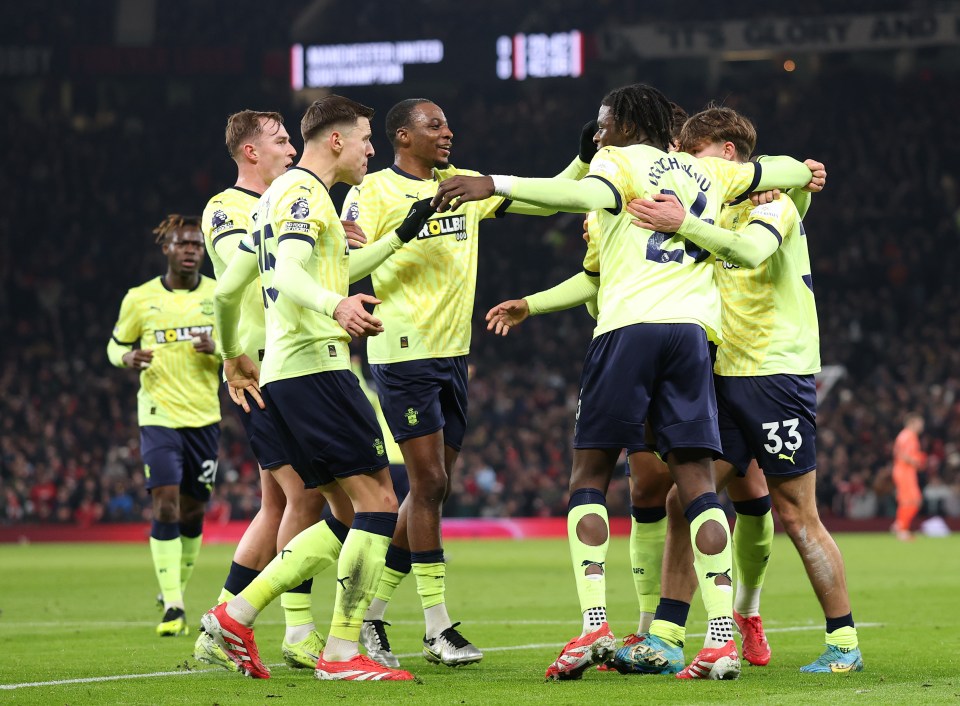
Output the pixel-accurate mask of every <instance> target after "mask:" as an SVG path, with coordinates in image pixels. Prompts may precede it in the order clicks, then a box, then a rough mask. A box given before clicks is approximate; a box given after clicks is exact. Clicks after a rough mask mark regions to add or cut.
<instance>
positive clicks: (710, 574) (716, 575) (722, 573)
mask: <svg viewBox="0 0 960 706" xmlns="http://www.w3.org/2000/svg"><path fill="white" fill-rule="evenodd" d="M720 576H723V578H725V579H726V580H727V581H730V569H727V570H726V571H720V572H714V571H708V572H707V581H709V580H710V579H715V578H719V577H720ZM731 583H732V582H731Z"/></svg>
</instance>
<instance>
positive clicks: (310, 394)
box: [262, 370, 387, 488]
mask: <svg viewBox="0 0 960 706" xmlns="http://www.w3.org/2000/svg"><path fill="white" fill-rule="evenodd" d="M262 392H263V393H264V395H263V398H264V399H263V401H264V404H266V405H267V406H268V407H269V408H270V409H271V410H273V411H275V412H276V414H275V415H274V421H275V422H276V427H277V430H278V431H279V432H280V435H281V439H280V441H281V444H282V445H283V447H284V448H285V449H287V450H288V452H289V453H290V456H291V457H292V458H291V461H292V463H293V467H294V469H296V471H297V473H298V474H299V475H300V477H301V478H302V479H303V484H304V485H305V486H306V487H307V488H316V487H317V486H320V485H327V484H329V483H333V482H334V481H335V480H336V479H337V478H346V477H348V476H354V475H358V474H360V473H373V472H375V471H379V470H380V469H381V468H386V466H387V453H386V450H385V448H384V445H383V433H382V432H381V431H380V425H379V424H378V423H377V415H376V414H375V413H374V411H373V407H371V406H370V402H369V401H368V400H367V397H366V395H364V394H363V390H361V389H360V383H358V382H357V376H356V375H354V374H353V373H352V372H351V371H349V370H330V371H327V372H323V373H313V374H312V375H303V376H300V377H295V378H289V379H287V380H275V381H273V382H270V383H267V384H266V385H264V386H263V388H262Z"/></svg>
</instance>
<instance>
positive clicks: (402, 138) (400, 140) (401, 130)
mask: <svg viewBox="0 0 960 706" xmlns="http://www.w3.org/2000/svg"><path fill="white" fill-rule="evenodd" d="M396 137H397V139H396V144H397V146H398V147H406V146H407V145H409V144H410V131H409V130H407V128H405V127H398V128H397V134H396Z"/></svg>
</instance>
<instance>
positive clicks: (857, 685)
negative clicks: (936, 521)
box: [0, 534, 960, 706]
mask: <svg viewBox="0 0 960 706" xmlns="http://www.w3.org/2000/svg"><path fill="white" fill-rule="evenodd" d="M838 542H839V544H840V547H841V549H842V550H843V552H844V556H845V558H846V561H847V573H848V582H849V585H850V591H851V596H852V600H853V610H854V617H855V618H856V620H857V623H858V625H859V633H860V645H861V648H862V650H863V654H864V659H865V662H866V669H865V670H864V671H863V672H861V673H859V674H853V675H802V674H800V673H799V672H798V671H797V669H798V667H799V666H800V665H801V664H804V663H806V662H809V661H811V660H812V659H814V658H815V657H816V656H817V655H818V654H819V653H820V651H821V650H822V640H823V620H822V614H821V612H820V608H819V605H818V604H817V602H816V599H815V597H814V595H813V592H812V591H811V589H810V587H809V584H808V583H807V580H806V577H805V575H804V573H803V568H802V566H801V564H800V561H799V559H798V558H797V555H796V552H795V551H794V550H793V547H792V546H791V545H790V544H789V541H788V540H787V539H786V538H785V537H784V536H783V535H777V537H776V542H775V546H774V554H773V557H772V558H771V565H770V570H769V571H768V573H767V581H766V586H765V588H764V592H763V604H762V605H763V611H762V612H763V616H764V622H765V625H766V627H767V630H768V637H769V640H770V643H771V645H772V648H773V660H772V662H771V664H770V666H768V667H765V668H754V667H745V669H744V673H743V675H742V676H741V678H740V679H739V680H738V681H735V682H682V681H678V680H676V679H673V678H667V677H640V676H621V675H619V674H616V673H600V672H596V671H595V670H590V671H588V672H587V673H586V674H585V676H584V678H583V680H582V681H580V682H563V683H545V682H544V679H543V675H544V670H545V669H546V667H547V665H548V664H549V663H550V662H551V661H552V660H553V659H554V657H556V654H557V653H558V651H559V649H560V647H561V646H562V645H563V643H564V642H566V641H567V640H568V639H570V638H571V637H573V636H574V635H575V634H579V630H580V621H579V611H578V608H577V601H576V592H575V588H574V584H573V581H572V578H571V567H570V559H569V555H568V552H567V546H566V542H565V541H563V540H536V541H534V540H529V541H473V542H471V541H451V542H449V543H448V545H447V556H448V561H449V568H448V573H447V575H448V580H447V584H448V589H447V601H448V605H449V607H450V614H451V616H452V617H453V618H454V620H461V621H463V625H462V628H461V629H462V631H463V633H464V634H465V635H466V636H467V637H468V638H469V639H470V640H472V641H473V642H475V643H476V644H477V645H479V646H480V647H481V648H483V649H484V650H485V651H486V656H485V657H484V660H483V662H482V663H480V664H479V665H473V666H469V667H464V668H461V669H459V670H453V669H449V668H445V667H437V666H434V665H430V664H428V663H427V662H426V661H425V660H423V658H422V657H420V656H419V652H420V639H421V631H422V630H423V625H422V614H421V612H420V609H419V601H418V599H417V595H416V587H415V585H414V581H413V580H412V578H410V579H408V580H407V581H405V582H404V584H403V585H401V587H400V589H399V590H398V591H397V595H396V596H395V598H394V602H393V604H392V605H391V607H390V610H389V611H388V614H387V619H388V620H390V621H392V623H393V627H392V629H391V631H390V633H389V634H390V638H391V642H392V643H393V648H394V651H395V652H396V653H398V654H399V655H400V656H401V663H402V665H403V666H404V667H405V668H407V669H409V670H411V671H413V672H414V674H416V675H417V677H418V680H417V681H416V682H414V683H410V682H405V683H380V682H377V683H373V682H363V683H350V684H344V683H334V682H319V681H317V680H316V679H314V677H313V673H312V671H310V670H300V671H295V670H290V669H288V668H286V667H285V666H282V665H281V664H280V663H281V662H282V660H281V658H280V641H281V638H282V630H283V627H282V612H281V610H280V607H279V605H275V606H271V607H270V608H269V609H268V610H267V611H266V612H265V613H264V614H263V615H262V616H261V618H260V621H259V622H258V625H257V642H258V644H259V645H260V651H261V655H262V656H263V658H264V661H265V662H267V663H268V664H270V665H271V666H272V668H273V676H272V678H271V679H269V680H266V681H254V680H250V679H244V678H241V677H238V676H237V675H235V674H232V673H228V672H226V671H223V670H219V669H213V668H211V667H209V666H207V665H202V664H198V663H196V662H195V661H194V660H193V658H192V648H193V639H194V638H193V635H194V634H195V632H194V633H193V634H191V636H189V637H181V638H163V639H161V638H158V637H156V636H155V635H154V630H153V629H154V626H155V624H156V623H157V622H158V621H159V617H160V616H159V613H158V611H157V610H156V608H155V607H154V605H153V601H154V596H155V594H156V585H155V581H154V578H153V574H152V569H151V564H150V560H149V554H148V548H147V546H146V544H144V545H132V544H114V545H107V544H71V545H25V546H19V545H17V546H15V545H3V546H0V610H2V614H0V646H2V654H3V659H2V660H0V703H15V704H194V705H198V704H199V705H205V704H209V705H211V706H212V705H213V704H223V705H224V706H234V705H237V704H271V705H272V706H293V705H294V704H327V703H362V704H364V705H368V704H369V705H373V704H391V705H393V704H397V703H402V702H407V703H416V704H433V703H436V704H511V705H512V706H516V705H518V704H528V703H529V704H540V703H549V704H584V703H606V704H628V703H734V702H739V703H746V704H797V703H810V704H831V706H832V705H833V704H859V703H870V704H878V703H882V704H890V703H903V704H906V703H910V704H930V703H954V704H956V703H958V702H960V611H958V610H957V608H956V606H957V595H958V591H960V537H956V536H954V537H950V538H946V539H929V538H923V537H921V538H919V539H918V540H917V541H916V542H913V543H910V544H904V543H900V542H898V541H897V540H896V539H894V538H892V537H891V536H889V535H883V534H870V535H866V534H863V535H858V534H849V535H841V536H839V537H838ZM231 555H232V547H229V546H224V545H219V546H208V547H205V548H204V550H203V552H202V554H201V556H200V560H199V562H198V566H197V570H196V572H195V574H194V577H193V579H192V581H191V583H190V586H189V588H188V590H187V596H186V598H187V609H188V613H189V614H190V616H191V619H192V622H193V623H194V624H197V623H198V620H199V617H200V614H201V613H202V611H203V610H205V609H206V608H208V607H209V606H210V605H211V604H212V602H213V601H214V600H215V598H216V595H217V593H218V591H219V587H220V585H221V582H222V581H223V578H224V575H225V572H226V569H227V568H228V566H229V562H230V558H231ZM607 576H608V579H607V584H608V612H609V615H610V620H611V627H612V628H613V630H614V633H615V634H616V635H617V636H618V637H622V636H623V635H625V634H626V633H628V632H632V631H633V630H634V629H635V628H636V623H635V617H636V602H635V596H634V593H633V584H632V582H631V579H630V574H629V563H628V557H627V543H626V539H624V538H615V539H614V540H613V541H612V543H611V547H610V553H609V556H608V564H607ZM333 582H334V578H333V575H332V573H327V574H321V576H320V577H319V578H318V579H317V581H316V586H315V589H314V611H315V615H316V616H317V620H318V625H319V626H320V627H321V629H322V630H324V631H325V629H326V624H327V622H328V620H329V615H330V610H329V606H330V600H331V597H332V595H333V586H332V584H333ZM703 625H704V613H703V610H702V606H701V605H700V603H699V597H698V598H697V599H695V601H694V609H693V611H692V613H691V616H690V623H689V625H688V630H689V639H688V646H687V649H686V656H687V658H688V659H689V658H691V657H692V656H693V655H694V654H695V652H696V650H697V648H698V647H699V645H700V644H701V635H702V632H703Z"/></svg>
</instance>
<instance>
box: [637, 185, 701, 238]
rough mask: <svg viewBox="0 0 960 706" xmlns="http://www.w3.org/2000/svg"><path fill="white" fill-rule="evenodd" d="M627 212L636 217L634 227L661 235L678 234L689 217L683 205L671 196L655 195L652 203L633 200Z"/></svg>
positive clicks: (645, 200)
mask: <svg viewBox="0 0 960 706" xmlns="http://www.w3.org/2000/svg"><path fill="white" fill-rule="evenodd" d="M627 211H628V212H629V213H630V215H631V216H633V217H634V220H633V221H631V222H632V223H633V225H635V226H639V227H641V228H645V229H646V230H653V231H659V232H661V233H676V232H677V231H678V230H680V226H681V224H682V223H683V219H684V217H685V216H686V215H687V212H686V209H684V208H683V204H681V203H680V201H679V199H677V197H676V196H673V195H671V194H654V195H653V200H652V201H651V200H650V199H633V200H632V201H631V202H630V203H628V204H627Z"/></svg>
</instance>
